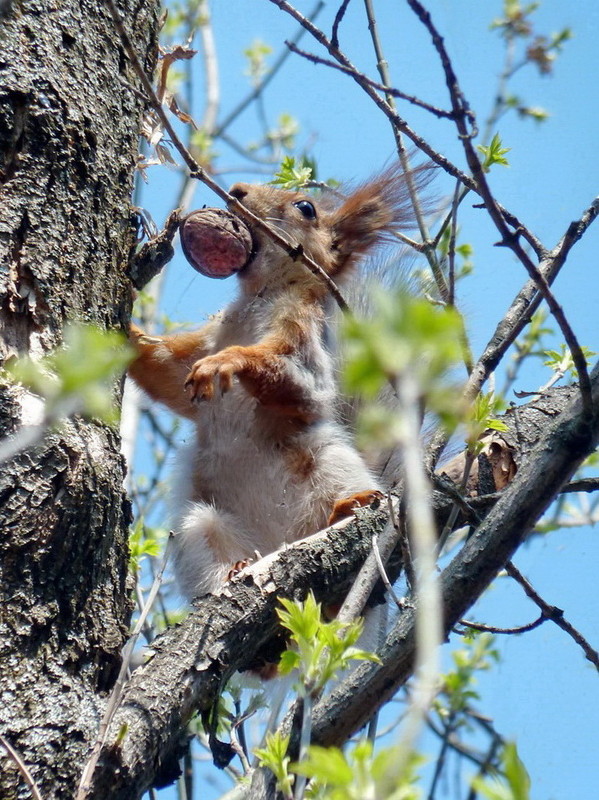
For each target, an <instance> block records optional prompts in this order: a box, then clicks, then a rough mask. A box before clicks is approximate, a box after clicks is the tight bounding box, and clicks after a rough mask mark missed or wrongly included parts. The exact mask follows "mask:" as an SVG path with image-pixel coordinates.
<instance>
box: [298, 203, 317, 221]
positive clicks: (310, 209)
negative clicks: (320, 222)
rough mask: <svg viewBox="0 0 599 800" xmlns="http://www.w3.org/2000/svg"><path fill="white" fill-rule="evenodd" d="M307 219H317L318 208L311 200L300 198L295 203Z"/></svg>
mask: <svg viewBox="0 0 599 800" xmlns="http://www.w3.org/2000/svg"><path fill="white" fill-rule="evenodd" d="M293 205H294V206H295V207H296V208H297V209H299V210H300V211H301V213H302V216H303V217H304V218H305V219H316V209H315V208H314V206H313V205H312V203H311V202H310V201H309V200H298V201H297V203H294V204H293Z"/></svg>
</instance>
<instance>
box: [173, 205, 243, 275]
mask: <svg viewBox="0 0 599 800" xmlns="http://www.w3.org/2000/svg"><path fill="white" fill-rule="evenodd" d="M180 235H181V246H182V247H183V253H184V254H185V257H186V258H187V260H188V261H189V263H190V264H191V266H192V267H193V268H194V269H197V270H198V272H201V273H202V275H206V276H208V277H209V278H228V277H229V276H230V275H233V274H234V273H235V272H239V270H240V269H243V267H244V266H245V265H246V264H247V262H248V261H249V259H250V257H251V255H252V248H253V242H252V235H251V233H250V231H249V229H248V227H247V225H245V224H244V222H242V220H240V219H239V217H236V216H235V215H234V214H231V212H230V211H225V210H224V209H222V208H204V209H202V210H200V211H192V212H191V213H190V214H188V215H187V216H186V217H184V218H183V220H182V221H181V228H180Z"/></svg>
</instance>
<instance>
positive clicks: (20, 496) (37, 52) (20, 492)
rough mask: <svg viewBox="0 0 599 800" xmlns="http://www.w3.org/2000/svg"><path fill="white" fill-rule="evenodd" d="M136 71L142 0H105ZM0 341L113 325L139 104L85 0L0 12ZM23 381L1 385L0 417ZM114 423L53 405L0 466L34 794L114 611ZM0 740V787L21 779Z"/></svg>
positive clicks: (114, 649) (120, 513) (149, 49)
mask: <svg viewBox="0 0 599 800" xmlns="http://www.w3.org/2000/svg"><path fill="white" fill-rule="evenodd" d="M119 6H120V10H121V13H122V14H123V16H124V18H125V20H126V24H127V29H128V31H129V33H130V35H131V37H132V39H133V42H134V45H135V47H136V49H137V51H138V53H140V56H141V58H142V62H143V63H144V64H145V67H146V69H147V70H148V72H151V71H152V68H153V65H154V62H155V57H156V44H155V41H156V38H155V37H156V29H157V4H156V2H154V0H145V2H143V3H141V4H133V3H129V2H128V0H121V2H120V4H119ZM0 26H1V30H0V263H1V264H2V284H1V286H0V325H1V329H2V338H1V341H0V356H2V358H3V359H6V358H7V357H11V356H13V355H15V354H19V355H20V354H26V353H29V354H30V355H32V356H33V357H38V356H40V355H43V354H44V353H45V352H47V351H48V350H49V349H51V348H53V347H55V346H56V345H58V344H59V343H60V341H61V332H62V328H63V325H64V323H65V322H66V321H69V320H73V319H76V320H80V321H87V322H94V323H96V324H98V325H100V326H101V327H106V328H110V327H117V328H119V327H123V326H124V325H125V323H126V321H127V319H128V316H129V311H130V303H131V294H130V283H129V280H128V278H127V275H126V271H125V265H126V264H127V261H128V257H129V253H130V250H131V246H132V229H131V222H130V194H131V189H132V181H133V172H134V165H135V159H136V154H137V149H138V132H139V122H140V117H141V114H142V111H143V107H142V101H141V100H140V95H139V94H138V93H136V92H135V91H134V87H135V86H136V84H137V81H136V79H135V77H134V75H133V74H132V72H131V70H130V68H129V67H128V64H127V62H126V59H125V58H124V56H123V53H122V48H121V47H120V42H119V38H118V36H117V34H116V32H115V30H114V25H113V22H112V19H111V17H110V14H109V12H108V10H107V8H105V7H104V6H103V5H102V4H98V3H94V2H89V0H83V2H80V0H66V2H61V3H57V4H54V3H52V4H50V3H48V2H44V0H33V1H28V0H25V2H24V3H19V4H18V5H17V4H15V5H14V6H13V7H12V8H11V9H9V11H8V12H7V14H6V15H5V17H4V19H3V20H2V22H0ZM35 405H36V402H35V399H34V398H33V397H32V396H31V395H30V394H29V393H27V392H26V391H25V390H23V389H18V388H11V389H6V388H5V389H4V390H3V392H2V399H1V402H0V435H2V436H7V435H10V434H11V433H13V432H15V431H17V430H18V428H19V426H20V425H21V424H22V423H26V422H28V421H30V420H31V411H32V409H34V407H35ZM122 480H123V462H122V459H121V457H120V455H119V441H118V436H117V435H116V434H115V432H114V431H113V430H111V429H110V428H109V427H107V426H105V425H102V424H99V423H94V422H85V421H82V420H77V419H75V420H72V421H69V422H67V423H65V424H64V425H63V426H62V427H61V428H60V430H59V431H56V432H54V433H52V434H50V435H48V436H47V437H46V438H45V440H44V441H43V443H42V444H41V445H39V446H38V447H36V448H35V449H32V450H29V451H27V452H23V453H20V454H19V455H18V456H17V457H15V458H14V459H12V460H11V461H10V462H8V463H5V464H3V465H2V471H1V473H0V525H1V530H2V534H1V536H0V570H1V579H0V580H1V587H2V589H1V591H2V605H1V607H0V731H1V732H2V735H3V736H4V737H5V739H6V741H7V742H8V743H9V744H10V745H11V746H12V747H13V748H14V749H15V750H16V751H17V753H18V754H19V756H20V759H21V760H22V762H23V763H24V764H25V765H26V766H27V768H28V769H29V770H30V772H31V774H32V775H33V778H34V779H35V781H36V782H37V784H38V786H39V788H40V791H41V793H42V795H43V797H44V798H45V800H49V798H54V797H61V798H71V797H73V796H74V794H75V790H76V786H77V783H78V780H79V776H80V774H81V770H82V767H83V764H84V762H85V760H86V758H87V755H88V752H89V747H90V743H91V742H92V741H93V739H94V737H95V735H96V733H97V729H98V722H99V718H100V716H101V713H102V705H103V702H104V701H103V697H104V693H105V692H106V690H107V689H108V688H109V687H110V685H111V682H112V681H113V680H114V676H115V671H116V670H117V669H118V665H119V660H120V655H119V654H120V649H121V646H122V643H123V639H124V636H125V632H126V625H127V622H128V617H129V614H130V608H131V606H130V599H129V594H128V592H127V587H126V582H127V566H128V551H127V525H128V522H129V519H130V511H129V506H128V502H127V500H126V498H125V496H124V493H123V489H122ZM30 796H31V792H30V790H29V789H28V788H27V786H26V783H25V781H24V780H23V778H22V776H21V774H20V772H19V769H18V767H17V764H16V762H15V760H14V759H13V758H9V757H8V756H7V754H6V751H5V748H3V747H0V797H2V798H3V800H9V799H10V798H16V797H30Z"/></svg>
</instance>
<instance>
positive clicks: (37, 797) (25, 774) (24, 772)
mask: <svg viewBox="0 0 599 800" xmlns="http://www.w3.org/2000/svg"><path fill="white" fill-rule="evenodd" d="M0 745H1V746H2V747H3V748H4V749H5V750H6V752H7V753H8V755H9V756H10V758H11V759H12V760H13V761H14V763H15V766H16V767H17V769H18V770H19V772H20V773H21V776H22V778H23V780H24V781H25V783H26V784H27V786H28V787H29V788H30V789H31V795H32V797H33V798H34V800H43V798H42V795H41V792H40V790H39V788H38V785H37V783H36V782H35V780H34V778H33V775H32V774H31V772H30V771H29V768H28V767H27V764H26V763H25V762H24V761H23V759H22V758H21V756H20V755H19V753H18V752H17V751H16V750H15V748H14V747H13V746H12V745H11V743H10V742H9V741H8V740H7V739H6V738H5V737H4V736H3V735H2V734H1V733H0Z"/></svg>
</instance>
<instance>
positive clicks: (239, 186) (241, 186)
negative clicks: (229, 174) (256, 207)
mask: <svg viewBox="0 0 599 800" xmlns="http://www.w3.org/2000/svg"><path fill="white" fill-rule="evenodd" d="M249 188H250V187H249V185H248V184H247V183H234V184H233V186H231V188H230V189H229V194H231V195H233V197H234V198H235V199H236V200H243V198H244V197H245V196H246V194H247V193H248V190H249Z"/></svg>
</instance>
